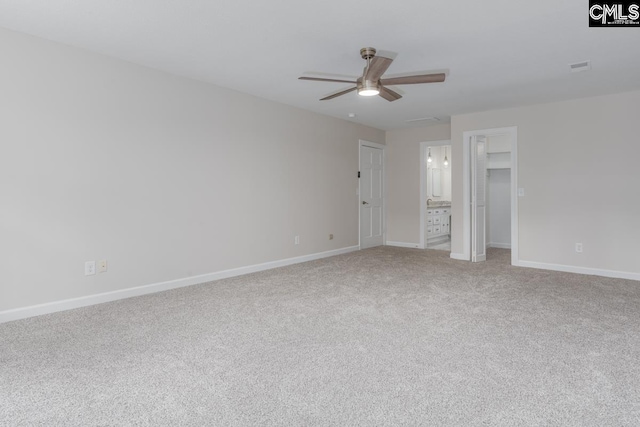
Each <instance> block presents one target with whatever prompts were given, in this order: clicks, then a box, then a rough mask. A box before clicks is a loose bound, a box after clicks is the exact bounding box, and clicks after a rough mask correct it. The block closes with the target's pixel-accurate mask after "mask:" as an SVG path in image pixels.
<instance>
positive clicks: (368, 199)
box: [358, 141, 385, 249]
mask: <svg viewBox="0 0 640 427" xmlns="http://www.w3.org/2000/svg"><path fill="white" fill-rule="evenodd" d="M359 176H360V179H359V188H358V194H359V195H360V197H359V198H358V206H359V212H360V227H359V228H360V249H365V248H371V247H374V246H380V245H383V244H384V231H385V216H384V145H382V144H376V143H373V142H366V141H360V171H359Z"/></svg>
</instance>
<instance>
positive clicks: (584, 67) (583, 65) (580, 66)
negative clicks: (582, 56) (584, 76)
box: [569, 61, 591, 73]
mask: <svg viewBox="0 0 640 427" xmlns="http://www.w3.org/2000/svg"><path fill="white" fill-rule="evenodd" d="M569 67H570V68H571V72H572V73H579V72H580V71H589V70H590V69H591V61H582V62H576V63H575V64H569Z"/></svg>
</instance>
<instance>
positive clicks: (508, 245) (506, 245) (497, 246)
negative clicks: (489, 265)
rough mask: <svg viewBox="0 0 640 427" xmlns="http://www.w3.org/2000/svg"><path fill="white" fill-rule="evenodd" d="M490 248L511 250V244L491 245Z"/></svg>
mask: <svg viewBox="0 0 640 427" xmlns="http://www.w3.org/2000/svg"><path fill="white" fill-rule="evenodd" d="M487 247H488V248H498V249H511V243H489V244H488V245H487Z"/></svg>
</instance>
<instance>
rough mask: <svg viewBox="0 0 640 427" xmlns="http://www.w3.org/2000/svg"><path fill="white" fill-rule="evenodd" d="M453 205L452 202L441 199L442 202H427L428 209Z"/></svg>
mask: <svg viewBox="0 0 640 427" xmlns="http://www.w3.org/2000/svg"><path fill="white" fill-rule="evenodd" d="M450 207H451V202H448V201H444V200H443V201H441V202H430V203H427V209H431V208H450Z"/></svg>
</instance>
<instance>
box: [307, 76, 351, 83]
mask: <svg viewBox="0 0 640 427" xmlns="http://www.w3.org/2000/svg"><path fill="white" fill-rule="evenodd" d="M298 80H312V81H314V82H336V83H353V84H356V82H355V81H353V80H337V79H323V78H320V77H298Z"/></svg>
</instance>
